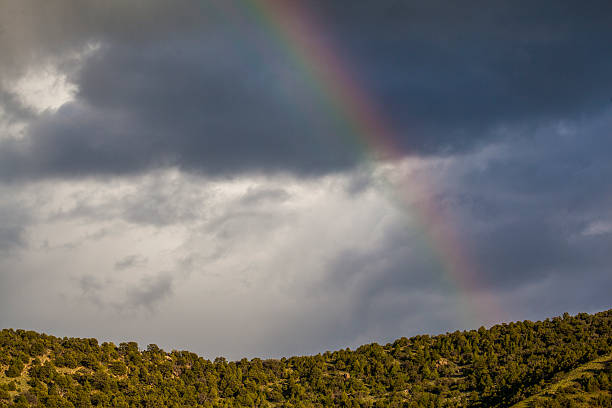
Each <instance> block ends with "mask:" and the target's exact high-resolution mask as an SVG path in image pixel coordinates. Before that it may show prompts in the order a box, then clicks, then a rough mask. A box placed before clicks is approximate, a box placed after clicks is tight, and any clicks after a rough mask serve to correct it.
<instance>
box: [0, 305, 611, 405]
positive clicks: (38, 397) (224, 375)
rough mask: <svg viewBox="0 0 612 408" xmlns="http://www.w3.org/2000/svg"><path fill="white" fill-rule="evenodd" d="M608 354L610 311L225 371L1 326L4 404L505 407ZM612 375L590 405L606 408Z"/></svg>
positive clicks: (247, 363)
mask: <svg viewBox="0 0 612 408" xmlns="http://www.w3.org/2000/svg"><path fill="white" fill-rule="evenodd" d="M610 353H612V310H608V311H605V312H601V313H597V314H593V315H590V314H585V313H582V314H578V315H576V316H570V315H568V314H565V315H563V316H562V317H555V318H552V319H546V320H544V321H538V322H531V321H524V322H517V323H504V324H499V325H496V326H493V327H491V328H490V329H485V328H484V327H481V328H480V329H478V330H471V331H457V332H454V333H447V334H443V335H437V336H429V335H421V336H415V337H412V338H400V339H398V340H396V341H394V342H393V343H389V344H387V345H384V346H381V345H379V344H376V343H373V344H369V345H364V346H361V347H359V348H357V349H356V350H349V349H345V350H339V351H334V352H325V353H323V354H317V355H314V356H305V357H290V358H282V359H268V360H262V359H258V358H255V359H252V360H247V359H242V360H240V361H232V362H228V361H226V360H225V359H224V358H217V359H215V360H214V361H210V360H206V359H204V358H202V357H199V356H197V355H196V354H194V353H190V352H187V351H171V352H165V351H163V350H161V349H160V348H159V347H157V346H156V345H154V344H151V345H149V346H147V347H146V349H144V350H141V349H139V347H138V345H137V344H136V343H134V342H129V343H121V344H119V345H115V344H113V343H109V342H105V343H102V344H99V342H98V341H97V340H96V339H79V338H58V337H53V336H49V335H46V334H39V333H36V332H33V331H25V330H13V329H5V330H2V331H0V407H29V406H41V407H78V408H81V407H92V406H99V407H459V406H465V407H506V406H511V405H513V404H514V403H516V402H519V401H521V400H523V399H525V398H526V397H528V396H530V395H533V394H537V393H539V392H540V391H542V390H543V389H545V387H546V386H547V385H548V384H549V383H551V382H554V381H555V380H557V379H559V378H560V377H561V376H563V375H564V373H567V372H569V371H571V370H573V369H575V368H576V367H578V366H580V365H582V364H585V363H587V362H590V361H592V360H595V359H598V358H602V356H606V355H608V354H610ZM611 376H612V372H610V370H609V369H607V370H602V371H601V372H598V373H597V377H596V380H595V381H596V382H595V383H593V384H591V383H588V384H587V383H585V387H597V389H598V390H600V391H601V397H600V398H599V397H598V398H599V399H598V400H597V401H595V400H593V401H595V402H593V403H591V404H598V405H599V406H611V403H610V398H609V396H610V379H611V378H610V377H611ZM587 382H588V381H587ZM539 403H540V404H542V401H540V402H539ZM550 403H551V404H557V405H550V406H575V405H571V403H572V402H571V401H570V402H568V403H565V402H563V404H565V405H559V404H560V402H559V401H558V400H555V401H552V402H550ZM538 406H540V405H538ZM545 406H548V405H545Z"/></svg>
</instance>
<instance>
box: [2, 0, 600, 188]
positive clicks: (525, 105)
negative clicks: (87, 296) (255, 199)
mask: <svg viewBox="0 0 612 408" xmlns="http://www.w3.org/2000/svg"><path fill="white" fill-rule="evenodd" d="M273 3H274V2H261V4H259V3H258V2H255V3H254V7H260V8H261V9H262V11H261V12H262V13H265V12H266V10H267V8H269V7H274V5H273ZM303 6H304V9H307V10H309V11H311V13H312V14H313V15H315V16H316V18H313V20H315V21H317V22H318V23H317V24H318V25H316V26H314V24H313V26H314V28H315V29H321V30H326V31H328V32H329V36H330V37H332V38H333V36H335V37H336V40H335V41H332V40H330V41H326V39H325V37H323V39H321V40H320V41H319V42H320V45H321V47H323V48H326V49H327V50H328V51H329V52H337V53H338V54H339V56H340V57H341V58H343V60H344V65H343V66H341V67H334V69H342V70H343V71H344V72H342V75H345V76H347V77H350V78H353V82H354V83H356V84H358V85H357V86H361V87H362V88H363V89H364V90H365V95H366V96H365V97H366V98H369V99H370V100H368V101H365V103H367V104H371V105H375V106H376V108H377V109H378V110H379V111H380V115H381V116H382V117H383V119H382V120H384V121H386V122H388V124H389V125H390V126H391V127H393V128H394V129H395V133H396V135H395V138H396V142H397V145H398V146H399V153H400V154H401V153H403V154H440V153H443V154H450V153H453V152H458V151H465V149H469V148H473V147H474V146H475V145H479V144H483V143H489V142H491V141H492V140H494V139H496V138H498V137H499V133H500V132H499V130H500V129H506V128H511V129H515V128H519V129H526V130H527V133H528V132H529V131H530V130H532V129H533V128H534V127H536V126H539V125H542V124H546V123H548V122H550V121H555V120H571V119H577V118H580V117H582V116H585V115H592V114H598V113H601V112H602V111H603V110H605V109H607V108H608V107H609V105H610V92H611V89H612V79H611V78H610V75H609V72H611V71H612V57H611V55H612V52H611V51H612V50H611V49H610V45H609V44H610V43H611V41H610V40H611V39H612V29H611V28H610V27H612V17H611V16H612V11H611V9H610V5H609V4H608V3H607V2H590V3H589V4H588V5H584V4H581V3H580V2H551V3H550V4H548V5H547V6H546V5H544V4H538V5H537V7H536V6H533V5H526V4H519V3H516V2H501V3H497V4H490V3H488V2H478V1H474V2H470V3H465V4H462V5H461V6H459V5H452V4H450V3H448V2H432V3H430V2H428V3H427V5H425V4H424V3H423V4H401V3H399V2H391V1H387V2H376V3H368V2H366V3H364V4H362V5H359V6H355V5H353V4H351V5H350V6H349V4H348V3H346V2H334V3H333V4H329V3H328V2H304V4H303ZM6 7H9V6H6ZM14 7H15V6H10V8H11V9H13V8H14ZM46 7H48V9H49V10H43V9H41V8H35V7H33V6H31V5H30V4H29V3H27V2H25V3H23V5H22V6H20V7H19V10H12V13H8V14H7V15H11V16H12V17H11V18H13V17H15V18H17V20H19V19H21V20H24V21H23V22H24V23H26V22H33V21H36V22H38V23H40V26H39V27H37V30H36V31H34V32H33V33H29V35H27V36H26V35H23V33H22V31H21V30H23V28H22V26H20V25H17V23H15V22H11V23H10V24H8V23H7V22H4V25H6V26H7V28H5V31H7V33H6V34H4V38H5V40H4V43H7V42H8V44H4V47H6V48H7V50H8V52H9V53H10V54H9V55H11V54H16V55H17V56H21V58H17V56H16V57H15V58H16V59H17V61H20V60H23V61H22V62H21V65H20V66H19V67H18V68H14V70H17V72H21V71H19V70H25V69H26V68H27V65H26V64H27V63H28V62H29V61H30V60H31V59H32V58H34V57H36V56H38V57H39V59H41V60H49V58H51V57H50V56H54V57H56V59H57V61H55V62H54V63H55V65H56V66H58V67H60V69H62V68H63V69H64V70H65V73H66V75H67V78H68V80H69V81H70V83H72V84H73V85H74V87H75V88H76V92H75V95H74V99H73V100H72V101H70V102H67V103H66V104H64V105H63V106H62V107H61V108H60V109H58V110H57V111H54V112H48V113H46V114H44V115H42V116H41V117H39V118H37V119H36V120H32V121H29V122H28V131H27V135H26V137H25V138H24V139H22V140H19V141H15V140H9V141H3V142H2V144H0V158H1V160H0V163H2V175H3V176H4V177H5V178H7V177H8V178H13V177H17V178H19V177H47V176H50V175H60V176H71V175H105V174H107V175H108V174H126V173H134V172H140V171H146V170H147V169H151V168H155V167H160V166H168V165H175V166H179V167H181V168H183V169H185V170H188V171H196V172H202V173H204V174H212V175H228V174H237V173H239V174H244V173H246V172H250V171H265V172H283V171H289V172H292V173H295V174H307V175H308V174H324V173H326V172H329V171H336V170H339V169H346V168H349V167H353V166H355V165H356V164H358V163H359V162H360V160H361V159H362V158H363V156H364V152H363V151H361V150H360V149H359V148H357V147H356V146H357V145H358V143H355V142H351V140H359V138H360V137H362V136H361V135H360V134H359V129H354V123H352V122H351V121H352V119H351V118H350V117H340V118H338V113H335V112H333V110H334V109H339V110H340V111H342V109H343V108H344V107H343V106H342V105H343V104H346V103H349V102H348V101H345V100H342V98H340V99H339V100H338V98H337V96H334V95H330V94H328V93H327V92H326V90H325V88H326V87H328V86H330V84H328V83H325V81H324V80H321V76H320V75H319V74H317V71H319V70H323V71H325V70H326V69H329V67H327V66H326V64H331V63H332V61H331V60H323V61H319V62H315V61H314V60H311V61H305V60H304V59H300V58H303V56H300V57H299V58H298V59H296V58H295V57H294V55H293V54H292V53H294V52H295V53H298V54H299V53H300V52H301V51H300V50H290V49H288V48H287V47H285V46H283V45H282V41H285V40H289V41H290V40H291V39H290V38H289V39H285V40H283V39H282V38H277V37H276V36H282V35H283V34H282V33H280V34H271V33H270V31H269V30H268V27H267V26H266V23H263V22H262V21H260V20H258V17H257V15H256V14H255V13H250V12H249V11H248V8H245V5H244V4H242V2H228V3H227V4H225V5H223V6H222V5H221V4H219V3H218V2H215V1H211V2H207V3H203V5H202V6H201V8H200V9H199V10H197V12H194V10H192V9H191V8H192V6H191V5H189V4H188V3H180V2H179V3H178V4H177V5H176V7H172V9H171V10H169V6H168V4H166V3H164V2H153V3H151V4H147V6H146V7H141V6H138V7H136V6H135V5H133V4H132V5H125V4H123V3H119V2H118V3H113V2H110V3H105V5H103V6H102V5H96V4H95V3H91V4H89V3H81V4H80V5H79V6H75V5H74V4H72V3H71V2H64V3H61V2H60V3H54V5H47V6H46ZM9 11H10V10H9ZM45 11H47V12H49V13H50V15H52V16H55V17H56V18H55V19H50V18H45V19H43V18H42V16H43V12H45ZM7 20H8V18H7ZM269 24H272V25H274V22H272V23H269ZM60 27H66V28H65V29H63V28H62V29H60ZM22 37H23V38H24V39H23V40H22V41H20V39H21V38H22ZM20 42H23V47H24V49H17V48H16V47H17V46H18V44H19V43H20ZM297 46H298V44H290V45H289V47H297ZM87 47H89V48H87ZM48 48H50V49H51V50H52V51H54V53H51V52H50V51H49V50H48ZM84 49H85V50H87V49H89V52H86V51H83V50H84ZM79 52H80V53H81V54H79ZM24 55H28V56H29V59H28V58H26V57H25V56H24ZM32 55H33V56H32ZM64 55H65V56H64ZM74 55H81V56H80V57H75V56H74ZM62 58H63V59H62ZM14 70H13V71H14ZM309 71H314V73H312V72H309ZM317 82H319V83H317ZM367 95H370V96H367ZM338 105H339V106H338ZM330 106H331V107H330ZM334 106H336V107H334ZM340 116H342V113H340ZM236 118H239V119H236ZM355 132H357V133H355ZM517 133H518V132H517Z"/></svg>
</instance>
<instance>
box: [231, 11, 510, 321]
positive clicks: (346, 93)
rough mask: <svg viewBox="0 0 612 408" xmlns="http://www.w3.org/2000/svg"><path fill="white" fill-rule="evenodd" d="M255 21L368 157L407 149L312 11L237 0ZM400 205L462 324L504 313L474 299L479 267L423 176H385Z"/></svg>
mask: <svg viewBox="0 0 612 408" xmlns="http://www.w3.org/2000/svg"><path fill="white" fill-rule="evenodd" d="M241 2H242V4H243V5H244V6H245V7H247V9H248V10H249V11H250V13H251V14H252V15H253V17H254V18H255V19H256V20H257V21H258V23H259V24H260V25H261V26H262V27H264V28H265V29H266V30H268V31H269V33H270V36H271V37H272V38H273V39H274V40H275V41H278V42H279V43H280V45H281V46H282V47H283V49H284V50H285V52H287V53H289V54H290V56H291V58H293V59H294V60H295V61H296V62H297V63H298V66H299V67H301V69H302V70H303V74H304V75H305V76H307V77H308V78H309V80H310V82H311V83H312V86H313V88H314V89H315V90H316V92H318V94H319V96H320V97H321V101H322V102H323V103H325V104H327V105H328V107H329V108H330V109H329V111H330V114H331V115H335V116H337V118H336V120H339V121H341V122H342V123H343V124H344V126H346V127H348V130H349V132H348V133H349V134H351V135H353V137H354V138H355V141H354V142H356V143H357V144H358V145H359V146H361V149H362V150H363V151H364V153H365V154H366V155H367V156H368V157H369V158H370V160H371V162H376V161H380V160H399V159H401V158H404V157H406V156H407V155H408V154H409V153H411V152H410V151H407V150H406V149H405V148H402V147H401V145H400V143H399V139H398V137H397V134H396V132H395V131H394V129H393V126H392V125H391V122H390V121H389V120H388V119H387V118H385V116H384V115H383V114H382V110H381V109H379V107H378V106H377V103H376V101H375V100H374V99H373V98H372V97H370V95H368V93H367V92H366V91H365V89H364V87H363V86H361V84H360V82H359V81H358V80H357V79H356V76H355V75H354V74H353V72H351V70H350V69H348V67H347V66H346V64H345V63H344V61H342V60H341V58H340V57H339V53H338V52H336V49H337V48H336V47H335V46H334V44H333V43H332V40H331V39H330V38H329V37H328V34H329V33H327V32H326V31H325V30H323V29H322V28H321V26H320V24H317V22H316V20H315V18H313V15H312V14H311V13H309V10H306V9H305V8H304V7H303V6H302V3H303V2H300V1H296V0H241ZM387 182H388V183H389V184H390V185H392V189H393V196H394V197H395V199H396V200H398V201H399V203H400V204H401V206H402V207H403V208H405V209H407V210H409V211H411V212H412V213H413V214H415V215H416V216H417V219H418V221H419V223H420V229H421V231H422V233H423V235H424V238H425V239H427V241H428V243H429V246H430V247H431V248H432V249H433V250H434V252H435V253H436V254H437V256H438V258H439V261H440V266H441V269H442V271H443V274H444V275H445V279H446V280H447V281H448V283H449V284H450V286H451V287H452V288H454V290H455V292H456V294H457V302H458V306H459V307H460V308H461V309H462V310H463V315H464V316H463V317H464V318H465V320H466V321H465V323H466V324H469V325H472V324H475V323H476V324H488V323H491V322H494V321H499V320H500V319H503V318H504V317H505V316H504V314H503V313H502V312H501V308H500V307H499V306H498V303H497V302H496V301H495V299H494V298H493V297H492V296H489V297H488V298H487V299H486V300H483V296H479V297H478V299H479V301H478V304H475V302H474V301H473V299H472V297H473V295H476V294H479V295H482V292H483V291H482V290H481V289H482V286H483V285H482V283H481V278H479V277H478V276H479V274H478V273H477V272H478V266H477V264H476V262H474V260H473V259H471V257H470V256H469V255H468V254H469V251H468V250H467V248H466V247H465V246H464V245H463V244H462V239H461V234H460V231H459V230H458V229H457V228H456V226H455V225H453V223H452V222H451V220H449V219H448V217H446V216H445V214H444V211H442V209H441V208H440V205H439V203H438V202H437V200H436V199H435V198H434V196H433V195H432V194H431V192H430V189H429V188H428V186H429V185H430V184H429V182H428V181H427V180H425V181H422V180H420V181H419V180H416V179H414V178H411V177H409V176H407V177H406V178H405V179H404V180H401V181H400V182H397V181H391V180H387Z"/></svg>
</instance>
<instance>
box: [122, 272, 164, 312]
mask: <svg viewBox="0 0 612 408" xmlns="http://www.w3.org/2000/svg"><path fill="white" fill-rule="evenodd" d="M172 281H173V279H172V276H170V275H167V274H161V275H158V276H153V277H147V278H143V279H142V280H141V282H140V284H138V285H134V286H132V287H131V288H128V291H127V298H126V299H127V300H126V303H127V304H128V305H130V306H132V307H145V308H147V309H152V308H153V307H155V306H157V304H158V303H159V302H160V301H161V300H163V299H164V298H166V297H168V296H170V295H171V294H172Z"/></svg>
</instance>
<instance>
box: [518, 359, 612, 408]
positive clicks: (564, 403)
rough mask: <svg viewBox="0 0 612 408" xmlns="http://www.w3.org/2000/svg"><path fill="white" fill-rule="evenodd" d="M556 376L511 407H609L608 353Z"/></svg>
mask: <svg viewBox="0 0 612 408" xmlns="http://www.w3.org/2000/svg"><path fill="white" fill-rule="evenodd" d="M556 377H557V378H555V381H553V382H552V383H551V384H549V385H548V386H547V387H546V388H545V389H544V390H543V391H541V392H540V393H538V394H536V395H533V396H531V397H529V398H527V399H525V400H523V401H521V402H519V403H518V404H516V405H513V406H512V408H531V407H533V408H540V407H542V408H544V407H551V408H553V407H576V408H581V407H585V408H586V407H612V387H611V384H610V382H611V380H612V353H611V354H608V355H606V356H603V357H601V358H598V359H595V360H593V361H589V362H588V363H586V364H583V365H581V366H579V367H578V368H576V369H574V370H572V371H570V372H569V373H567V374H559V375H557V376H556Z"/></svg>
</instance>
